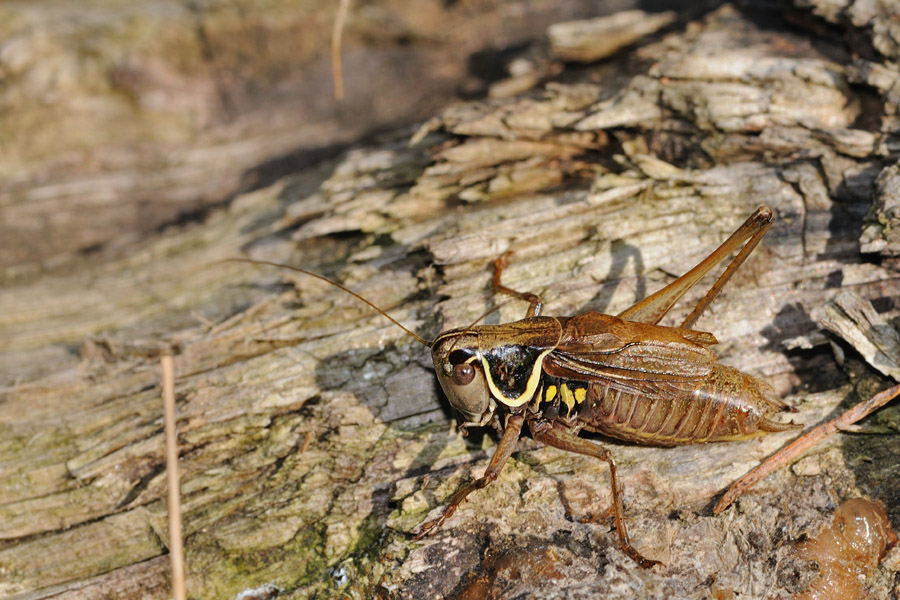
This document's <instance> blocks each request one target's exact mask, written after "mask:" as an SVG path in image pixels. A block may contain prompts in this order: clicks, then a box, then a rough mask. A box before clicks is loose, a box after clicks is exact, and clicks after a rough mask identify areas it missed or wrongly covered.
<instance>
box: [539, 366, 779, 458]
mask: <svg viewBox="0 0 900 600" xmlns="http://www.w3.org/2000/svg"><path fill="white" fill-rule="evenodd" d="M535 408H539V409H541V410H543V411H544V417H545V418H556V417H557V413H558V417H559V418H562V419H564V420H575V419H577V421H578V422H579V425H581V426H583V427H584V428H585V429H587V430H589V431H597V432H599V433H602V434H605V435H608V436H610V437H614V438H617V439H621V440H626V441H632V442H636V443H640V444H652V445H660V446H674V445H681V444H695V443H702V442H714V441H724V440H736V439H742V438H747V437H752V436H755V435H760V434H763V433H767V432H771V431H782V430H785V429H789V428H792V427H794V426H793V425H792V424H790V423H779V422H777V421H773V420H771V419H769V416H770V415H771V414H772V413H774V412H776V411H778V410H783V409H785V408H786V406H785V405H784V404H783V403H781V402H779V401H778V400H777V399H775V398H774V395H773V392H772V390H771V388H770V387H769V385H768V384H766V383H765V382H763V381H760V380H758V379H756V378H754V377H751V376H750V375H746V374H744V373H741V372H740V371H738V370H736V369H733V368H731V367H727V366H724V365H715V367H714V368H713V369H712V370H711V371H710V373H709V374H708V375H707V376H706V377H704V378H702V379H693V380H687V379H686V380H684V381H672V380H666V381H658V382H653V381H641V382H635V385H633V386H621V385H619V386H609V385H604V384H603V383H598V382H590V383H583V382H566V381H561V382H557V381H547V382H545V384H544V386H543V387H542V389H541V390H540V391H539V393H538V394H536V398H535V400H534V401H533V402H532V410H534V409H535Z"/></svg>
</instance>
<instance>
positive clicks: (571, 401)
mask: <svg viewBox="0 0 900 600" xmlns="http://www.w3.org/2000/svg"><path fill="white" fill-rule="evenodd" d="M559 397H560V400H562V402H563V404H565V405H566V406H567V407H568V408H569V414H571V412H572V409H573V408H575V395H574V394H573V393H572V390H570V389H569V386H568V385H566V384H562V385H561V386H560V388H559Z"/></svg>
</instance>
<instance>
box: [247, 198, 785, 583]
mask: <svg viewBox="0 0 900 600" xmlns="http://www.w3.org/2000/svg"><path fill="white" fill-rule="evenodd" d="M772 218H773V217H772V211H771V209H769V208H768V207H765V206H763V207H760V208H758V209H757V210H756V211H755V212H754V213H753V214H752V215H750V217H749V218H748V219H747V220H746V221H745V222H744V224H743V225H741V226H740V227H739V228H738V229H737V230H736V231H735V232H734V233H733V234H732V235H731V236H730V237H729V238H728V239H727V240H725V241H724V242H723V243H722V244H721V245H720V246H719V247H718V248H717V249H716V250H714V251H713V252H712V253H711V254H710V255H709V256H707V257H706V258H705V259H704V260H703V261H701V262H700V263H699V264H698V265H697V266H695V267H694V268H693V269H691V270H690V271H688V272H687V273H685V274H684V275H682V276H681V277H679V278H678V279H676V280H675V281H673V282H672V283H670V284H669V285H667V286H665V287H664V288H662V289H661V290H659V291H657V292H656V293H654V294H652V295H650V296H648V297H647V298H644V299H643V300H641V301H640V302H638V303H636V304H634V305H633V306H631V307H630V308H628V309H627V310H625V311H624V312H622V313H621V314H619V315H618V316H612V315H605V314H600V313H596V312H587V313H584V314H581V315H578V316H574V317H551V316H544V315H542V314H541V308H542V302H541V299H540V297H538V296H537V295H536V294H533V293H527V292H518V291H515V290H513V289H510V288H508V287H506V286H504V285H503V284H502V282H501V275H502V272H503V269H504V268H505V267H506V264H507V257H508V254H506V255H504V256H502V257H500V258H499V259H497V260H496V261H495V263H494V276H493V282H492V283H493V286H492V287H493V291H494V293H495V294H506V295H509V296H513V297H514V298H518V299H520V300H524V301H525V302H527V303H528V309H527V311H526V315H525V318H524V319H522V320H520V321H515V322H512V323H505V324H500V325H472V326H469V327H464V328H458V329H452V330H449V331H445V332H443V333H441V334H439V335H438V336H437V337H436V338H435V339H434V341H432V342H428V341H426V340H425V339H424V338H422V337H420V336H419V335H417V334H416V333H414V332H412V331H410V330H409V329H407V328H406V327H404V326H403V325H402V324H400V323H399V322H398V321H396V320H395V319H393V318H392V317H390V316H389V315H387V314H386V313H385V312H384V311H382V310H381V309H380V308H378V307H377V306H375V305H374V304H373V303H372V302H370V301H368V300H366V299H365V298H362V297H361V296H359V295H358V294H356V293H355V292H353V291H351V290H349V289H347V288H346V287H344V286H343V285H341V284H339V283H336V282H333V281H331V280H329V279H327V278H325V277H322V276H321V275H318V274H316V273H312V272H310V271H306V270H303V269H299V268H296V267H291V266H287V265H281V264H278V263H271V262H266V261H256V260H252V259H234V260H236V261H242V262H251V263H257V264H267V265H271V266H277V267H284V268H288V269H290V270H293V271H297V272H300V273H304V274H306V275H309V276H312V277H315V278H318V279H320V280H323V281H326V282H328V283H331V284H332V285H335V286H337V287H338V288H340V289H342V290H344V291H346V292H348V293H350V294H352V295H353V296H355V297H356V298H358V299H360V300H361V301H363V302H365V303H366V304H368V305H369V306H370V307H372V308H373V309H375V310H377V311H378V312H379V313H381V314H382V315H384V316H385V317H387V318H388V319H389V320H390V321H391V322H393V323H394V324H395V325H397V326H399V327H400V328H401V329H403V330H404V331H405V332H406V333H408V334H409V335H410V336H412V337H413V338H415V339H416V340H417V341H419V342H421V343H422V344H425V345H426V346H429V347H430V348H431V356H432V359H433V361H434V367H435V371H436V373H437V378H438V380H439V382H440V384H441V387H442V388H443V390H444V393H445V394H446V396H447V399H448V400H449V401H450V404H451V405H452V406H453V408H454V409H456V411H457V413H458V414H459V415H460V417H461V418H460V421H461V424H460V427H461V429H462V430H463V431H465V428H467V427H476V426H478V427H480V426H487V425H493V426H494V427H495V428H497V430H498V431H501V432H502V435H501V437H500V442H499V444H498V445H497V448H496V450H495V451H494V454H493V456H492V457H491V460H490V463H489V464H488V467H487V469H486V470H485V472H484V475H483V476H482V477H481V478H479V479H476V480H474V481H471V482H469V483H468V484H466V485H465V486H463V487H462V488H460V489H459V490H458V491H456V493H454V494H453V495H452V496H451V498H450V500H449V501H448V502H447V504H446V505H445V507H444V508H443V510H442V511H441V513H440V515H439V516H438V517H437V518H435V519H432V520H430V521H427V522H425V523H423V524H422V526H421V527H420V529H419V532H418V534H417V536H416V537H417V539H418V538H421V537H423V536H426V535H428V534H430V533H433V532H434V531H436V530H437V529H438V528H440V526H441V525H442V524H443V523H444V521H445V520H446V519H447V518H448V517H450V516H451V515H452V514H453V513H454V511H455V510H456V508H457V507H458V506H459V505H460V503H462V501H463V500H464V499H465V498H466V497H467V496H468V495H469V494H471V493H472V492H474V491H476V490H478V489H481V488H483V487H485V486H486V485H488V484H489V483H491V482H492V481H494V480H495V479H496V478H497V476H498V475H499V473H500V471H501V469H502V468H503V465H504V464H505V463H506V461H507V460H508V459H509V457H510V455H512V453H513V451H514V450H515V448H516V442H517V441H518V439H519V436H520V435H521V432H522V428H523V426H524V425H526V424H527V425H528V429H529V431H530V432H531V435H532V437H534V439H536V440H537V441H540V442H542V443H544V444H546V445H549V446H554V447H556V448H560V449H562V450H567V451H570V452H575V453H577V454H583V455H587V456H592V457H595V458H598V459H600V460H603V461H605V462H606V463H607V464H608V465H609V469H610V485H611V488H612V499H613V507H612V508H613V514H614V517H615V524H616V532H617V534H618V539H619V547H620V548H621V549H622V550H623V551H624V552H625V554H627V555H628V556H629V557H630V558H632V559H633V560H634V561H635V562H637V563H638V564H639V565H640V566H642V567H651V566H653V565H655V564H659V562H658V561H655V560H650V559H647V558H645V557H644V556H643V555H641V553H640V552H638V550H637V549H636V548H635V547H634V546H632V545H631V542H630V540H629V536H628V532H627V529H626V526H625V518H624V509H623V500H622V497H623V491H622V487H621V485H620V483H619V479H618V476H617V474H616V463H615V460H613V457H612V454H611V453H610V452H609V450H607V449H606V448H604V447H603V446H601V445H599V444H597V443H595V442H593V441H591V440H588V439H585V438H582V437H579V436H578V433H579V432H580V431H581V430H582V429H584V430H586V431H592V432H598V433H601V434H603V435H605V436H608V437H612V438H616V439H620V440H625V441H630V442H635V443H637V444H642V445H654V446H676V445H683V444H698V443H705V442H718V441H730V440H741V439H746V438H749V437H753V436H757V435H763V434H766V433H770V432H776V431H784V430H787V429H793V428H797V427H800V426H799V425H795V424H794V423H782V422H778V421H775V420H772V418H771V417H772V416H773V414H774V413H776V412H778V411H782V410H786V409H787V408H788V407H787V405H785V404H784V403H782V402H781V401H780V400H779V399H777V398H776V397H775V395H774V392H773V390H772V388H771V387H770V386H769V385H768V384H767V383H765V382H763V381H761V380H760V379H757V378H755V377H752V376H750V375H747V374H745V373H741V372H740V371H738V370H737V369H734V368H732V367H728V366H725V365H722V364H719V363H718V362H717V360H716V357H715V355H714V354H713V353H712V352H711V351H710V350H709V346H711V345H713V344H716V343H717V340H716V338H715V336H714V335H713V334H711V333H707V332H703V331H697V330H694V329H692V327H693V325H694V323H695V322H696V321H697V319H698V318H699V317H700V315H702V314H703V312H704V311H705V310H706V308H707V307H708V306H709V304H710V303H711V302H712V301H713V299H715V297H716V296H717V295H718V294H719V292H720V291H721V290H722V288H723V287H724V285H725V284H726V283H727V282H728V280H729V279H730V278H731V276H732V275H733V274H734V273H735V271H736V270H737V269H738V268H739V267H740V265H741V264H742V263H743V262H744V261H745V260H746V259H747V257H748V256H749V255H750V253H751V252H752V251H753V249H754V248H755V247H756V245H757V244H758V243H759V241H760V240H761V239H762V237H763V236H764V235H765V233H766V231H767V230H768V229H769V227H770V226H771V224H772ZM738 249H740V250H739V251H738ZM736 251H737V255H736V256H735V257H734V258H733V259H732V260H731V262H730V263H728V265H727V267H726V268H725V270H724V272H723V273H722V275H720V276H719V278H718V279H717V280H716V281H715V283H713V285H712V286H711V287H710V288H709V291H708V292H707V293H706V295H705V296H704V297H703V298H702V299H701V300H700V302H698V303H697V305H696V306H695V307H694V309H693V310H692V311H691V313H690V314H689V315H688V316H687V318H685V319H684V321H683V322H682V323H681V324H680V325H679V326H677V327H665V326H660V325H657V323H658V322H659V321H660V319H662V318H663V316H665V315H666V313H668V311H669V310H670V309H671V308H672V306H673V305H674V304H675V303H676V302H677V301H678V300H679V299H680V298H681V297H682V296H683V295H684V294H685V293H686V292H687V291H688V290H689V289H691V288H692V287H693V286H694V285H696V284H697V283H698V282H699V281H700V280H701V279H702V278H703V277H704V276H705V275H706V274H707V273H708V272H709V271H710V270H711V269H713V268H714V267H715V266H716V265H718V264H719V263H721V262H722V261H724V260H725V259H726V258H728V257H729V256H731V255H732V254H734V253H735V252H736Z"/></svg>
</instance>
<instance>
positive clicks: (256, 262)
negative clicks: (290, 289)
mask: <svg viewBox="0 0 900 600" xmlns="http://www.w3.org/2000/svg"><path fill="white" fill-rule="evenodd" d="M218 262H243V263H249V264H251V265H269V266H270V267H278V268H280V269H288V270H290V271H296V272H297V273H303V274H304V275H309V276H310V277H315V278H316V279H318V280H319V281H324V282H325V283H330V284H331V285H333V286H334V287H336V288H338V289H339V290H344V291H345V292H347V293H348V294H350V295H351V296H353V297H354V298H356V299H357V300H360V301H362V302H365V303H366V304H368V305H369V306H370V307H372V308H373V309H374V310H376V311H378V313H379V314H381V316H383V317H384V318H385V319H387V320H388V321H390V322H391V323H393V324H394V325H396V326H397V327H399V328H400V329H402V330H403V331H405V332H406V333H407V334H409V335H410V336H411V337H413V338H415V340H416V341H418V342H420V343H422V344H423V345H425V346H429V347H430V346H431V344H429V343H428V341H427V340H425V338H423V337H422V336H420V335H418V334H416V333H414V332H412V331H410V330H409V329H407V328H406V327H404V326H403V325H402V324H401V323H400V321H398V320H397V319H395V318H394V317H392V316H391V315H389V314H387V313H386V312H384V311H383V310H381V309H380V308H378V307H377V306H375V305H374V304H372V303H371V302H369V301H368V300H366V299H365V298H363V297H362V296H360V295H359V294H357V293H356V292H354V291H353V290H351V289H349V288H347V287H345V286H343V285H341V284H340V283H338V282H337V281H332V280H330V279H328V278H327V277H323V276H322V275H319V274H318V273H313V272H312V271H307V270H306V269H301V268H299V267H292V266H291V265H285V264H281V263H277V262H270V261H267V260H256V259H255V258H243V257H240V258H223V259H222V260H220V261H218Z"/></svg>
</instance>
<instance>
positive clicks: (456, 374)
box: [451, 363, 475, 385]
mask: <svg viewBox="0 0 900 600" xmlns="http://www.w3.org/2000/svg"><path fill="white" fill-rule="evenodd" d="M451 378H452V379H453V383H455V384H456V385H469V384H470V383H472V380H473V379H475V367H473V366H472V365H470V364H469V363H462V364H459V365H456V366H454V367H453V375H451Z"/></svg>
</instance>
